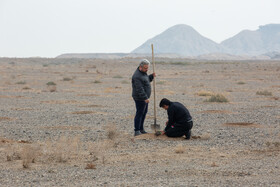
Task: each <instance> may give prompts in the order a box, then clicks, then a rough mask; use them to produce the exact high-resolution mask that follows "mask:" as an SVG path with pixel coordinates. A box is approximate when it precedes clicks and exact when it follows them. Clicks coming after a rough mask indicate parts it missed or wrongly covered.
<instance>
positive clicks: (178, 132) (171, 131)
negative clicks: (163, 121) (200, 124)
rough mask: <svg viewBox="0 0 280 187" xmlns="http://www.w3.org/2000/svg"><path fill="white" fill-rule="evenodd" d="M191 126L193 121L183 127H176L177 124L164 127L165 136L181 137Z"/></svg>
mask: <svg viewBox="0 0 280 187" xmlns="http://www.w3.org/2000/svg"><path fill="white" fill-rule="evenodd" d="M192 127H193V122H192V121H191V122H188V123H187V125H186V126H185V127H182V126H181V125H180V127H178V126H177V125H174V126H173V127H170V128H168V129H166V132H165V134H166V136H168V137H181V136H184V135H186V134H187V133H188V132H189V131H190V130H191V129H192Z"/></svg>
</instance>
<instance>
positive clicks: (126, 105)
mask: <svg viewBox="0 0 280 187" xmlns="http://www.w3.org/2000/svg"><path fill="white" fill-rule="evenodd" d="M139 61H140V60H139V59H121V60H95V59H43V58H42V59H36V58H30V59H8V58H2V59H0V103H1V105H0V127H1V128H0V167H1V169H0V184H1V186H280V178H279V176H280V112H279V111H280V104H279V102H280V99H279V98H280V81H279V80H280V62H278V61H250V62H249V61H242V62H241V61H240V62H239V61H236V62H223V61H188V60H186V59H160V60H158V61H157V64H156V73H157V78H156V83H157V84H156V90H157V101H156V102H157V103H156V105H157V106H158V102H159V101H160V99H161V98H164V97H166V98H168V99H170V100H171V101H179V102H181V103H184V104H185V105H186V106H187V108H188V109H189V110H190V112H191V114H192V116H193V118H194V127H193V130H192V138H191V140H185V139H184V138H167V137H165V136H155V135H154V134H153V131H152V130H151V128H150V125H151V124H153V104H154V101H153V98H151V102H150V106H149V112H148V116H147V119H146V122H145V128H146V130H147V131H148V132H149V134H145V135H141V136H137V137H134V136H133V118H134V113H135V106H134V102H133V100H132V98H131V83H130V81H131V76H132V74H133V72H134V71H135V69H136V68H137V66H138V63H139ZM171 61H172V63H171ZM151 72H152V67H150V73H151ZM53 83H54V84H55V85H54V84H53ZM215 94H222V95H223V96H225V97H226V98H227V99H228V102H223V103H220V102H206V101H205V100H207V99H209V98H210V96H211V95H215ZM166 120H167V115H166V111H164V110H163V109H160V108H159V107H157V123H158V124H160V125H161V128H162V129H163V128H164V124H165V121H166Z"/></svg>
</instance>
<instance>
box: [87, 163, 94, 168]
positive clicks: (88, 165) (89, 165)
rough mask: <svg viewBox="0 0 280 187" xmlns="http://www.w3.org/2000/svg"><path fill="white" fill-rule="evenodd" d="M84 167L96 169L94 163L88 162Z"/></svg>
mask: <svg viewBox="0 0 280 187" xmlns="http://www.w3.org/2000/svg"><path fill="white" fill-rule="evenodd" d="M85 169H96V165H95V164H94V163H88V164H87V165H86V167H85Z"/></svg>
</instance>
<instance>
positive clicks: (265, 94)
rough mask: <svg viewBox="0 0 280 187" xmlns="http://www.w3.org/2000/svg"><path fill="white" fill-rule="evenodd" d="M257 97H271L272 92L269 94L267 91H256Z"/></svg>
mask: <svg viewBox="0 0 280 187" xmlns="http://www.w3.org/2000/svg"><path fill="white" fill-rule="evenodd" d="M256 94H257V95H264V96H272V92H269V91H267V90H264V91H257V92H256Z"/></svg>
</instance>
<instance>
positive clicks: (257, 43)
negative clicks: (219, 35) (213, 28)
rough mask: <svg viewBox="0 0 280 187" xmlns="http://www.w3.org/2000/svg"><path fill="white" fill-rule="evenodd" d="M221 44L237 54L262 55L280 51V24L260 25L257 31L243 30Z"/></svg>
mask: <svg viewBox="0 0 280 187" xmlns="http://www.w3.org/2000/svg"><path fill="white" fill-rule="evenodd" d="M221 45H222V46H223V47H225V48H227V49H228V51H230V53H231V54H235V55H260V54H265V53H268V52H273V51H280V24H269V25H264V26H260V27H259V29H258V30H256V31H249V30H244V31H241V32H240V33H238V34H237V35H235V36H233V37H232V38H229V39H227V40H225V41H223V42H222V43H221Z"/></svg>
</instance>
